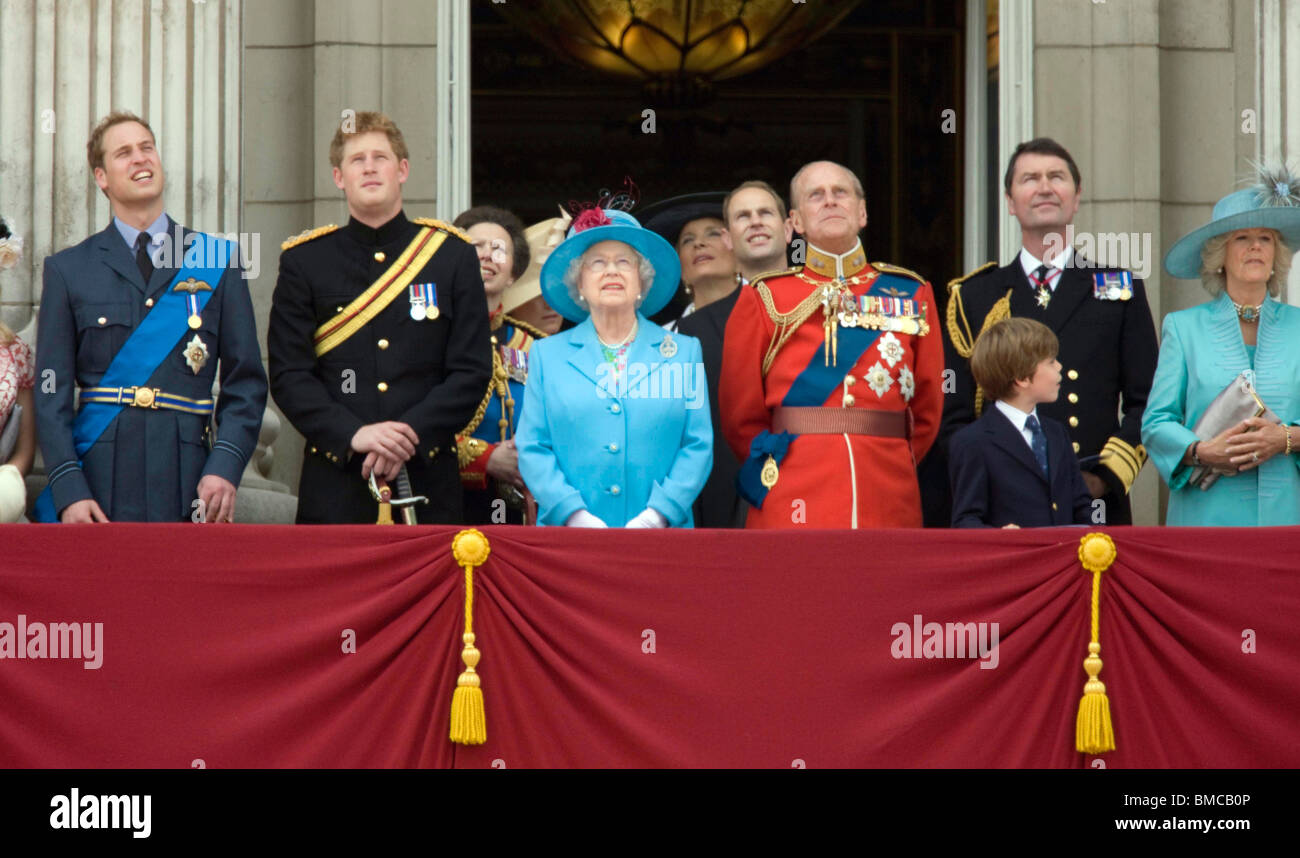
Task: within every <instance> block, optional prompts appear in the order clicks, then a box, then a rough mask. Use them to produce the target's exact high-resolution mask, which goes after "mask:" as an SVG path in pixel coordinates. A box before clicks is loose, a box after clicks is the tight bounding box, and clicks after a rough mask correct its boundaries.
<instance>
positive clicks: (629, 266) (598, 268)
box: [582, 256, 636, 274]
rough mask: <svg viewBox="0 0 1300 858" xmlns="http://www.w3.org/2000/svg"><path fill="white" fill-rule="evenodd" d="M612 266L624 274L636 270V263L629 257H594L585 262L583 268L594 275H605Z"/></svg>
mask: <svg viewBox="0 0 1300 858" xmlns="http://www.w3.org/2000/svg"><path fill="white" fill-rule="evenodd" d="M611 265H613V266H614V270H615V271H621V272H623V273H624V274H627V273H630V272H632V271H635V270H636V263H635V262H633V261H632V258H631V257H628V256H614V257H609V256H593V257H592V258H591V259H588V260H586V261H585V262H583V264H582V267H583V268H586V269H587V270H588V271H590V272H591V273H593V274H604V273H605V272H606V271H608V270H609V267H610V266H611Z"/></svg>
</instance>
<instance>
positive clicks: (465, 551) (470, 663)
mask: <svg viewBox="0 0 1300 858" xmlns="http://www.w3.org/2000/svg"><path fill="white" fill-rule="evenodd" d="M451 553H452V556H454V557H455V558H456V563H457V564H459V565H460V566H462V567H464V569H465V634H464V635H463V636H462V638H461V639H462V640H463V641H464V644H465V648H464V649H462V650H461V653H460V657H461V660H462V661H464V662H465V670H464V672H462V673H461V675H460V676H459V677H458V678H457V679H456V691H455V692H454V693H453V694H452V696H451V740H452V741H453V742H456V743H458V744H461V745H481V744H483V743H484V742H486V741H487V716H486V715H485V714H484V711H483V689H482V687H481V686H480V684H479V676H478V673H477V672H476V671H475V670H474V668H475V667H477V666H478V659H479V651H478V649H476V648H475V646H474V568H475V567H476V566H482V565H483V563H484V562H485V561H486V560H487V559H488V554H490V553H491V548H490V547H489V545H488V539H487V537H486V536H484V535H483V533H482V532H481V531H479V530H475V529H474V528H472V527H471V528H468V529H466V530H462V531H461V532H460V533H458V534H456V538H455V539H453V540H452V541H451Z"/></svg>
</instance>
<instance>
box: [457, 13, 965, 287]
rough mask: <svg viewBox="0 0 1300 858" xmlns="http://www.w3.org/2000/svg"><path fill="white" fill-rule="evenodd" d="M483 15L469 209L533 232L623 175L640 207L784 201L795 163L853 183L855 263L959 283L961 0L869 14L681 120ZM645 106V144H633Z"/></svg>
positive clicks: (640, 137) (632, 89)
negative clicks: (652, 121) (711, 195)
mask: <svg viewBox="0 0 1300 858" xmlns="http://www.w3.org/2000/svg"><path fill="white" fill-rule="evenodd" d="M492 6H493V4H491V3H475V4H473V13H472V14H473V17H472V57H471V65H472V90H471V92H472V100H471V106H470V110H471V117H472V118H471V122H472V131H471V133H472V152H473V154H472V170H473V199H474V203H475V204H482V203H491V204H496V205H501V206H504V207H506V208H508V209H511V210H512V211H514V212H515V213H516V214H518V215H519V216H520V217H521V218H523V220H524V222H525V223H533V222H536V221H538V220H542V219H544V218H548V217H552V216H554V215H555V214H556V213H557V212H556V204H557V203H562V204H567V203H568V202H569V201H577V202H584V201H594V200H595V199H596V198H597V197H598V196H599V193H600V191H601V189H602V188H608V189H617V188H619V187H621V186H622V184H623V180H624V177H627V176H630V177H631V178H632V180H633V181H634V182H635V183H636V185H637V186H638V188H639V190H640V197H641V205H642V206H644V205H646V204H649V203H652V202H655V201H657V200H660V199H663V198H665V197H671V196H675V195H677V194H684V193H691V192H696V191H707V190H728V189H730V188H732V187H734V186H735V185H737V184H739V183H741V182H743V181H745V180H747V179H764V180H766V181H768V182H770V183H771V184H772V185H774V186H775V187H776V188H777V189H778V190H780V191H781V193H782V195H788V193H789V182H790V177H791V176H792V175H794V173H795V171H796V170H797V169H798V168H799V167H800V166H801V165H802V164H804V163H806V162H808V161H812V160H817V159H820V158H827V159H830V160H833V161H839V162H840V163H843V164H845V165H846V166H848V167H850V168H851V169H853V170H854V171H855V172H856V173H857V174H858V175H859V177H861V179H862V182H863V186H864V188H865V190H866V195H867V213H868V218H869V223H868V226H867V230H866V231H865V233H864V234H863V243H864V244H865V245H866V248H867V252H868V257H869V258H871V259H873V260H883V261H888V262H892V263H894V264H897V265H903V266H905V267H907V268H911V269H914V270H916V271H918V272H920V273H921V274H923V275H924V276H925V277H926V278H927V279H929V280H930V281H931V282H933V283H936V284H943V283H946V282H947V281H948V280H949V279H950V278H952V277H955V276H958V275H959V274H960V273H962V272H961V270H960V269H961V241H962V211H963V199H962V193H963V179H962V152H963V145H964V144H963V140H962V130H961V129H962V125H963V122H962V121H961V119H962V118H961V116H960V111H961V110H962V109H963V105H964V100H965V98H964V86H965V84H964V81H963V74H964V63H963V57H962V45H963V32H964V27H965V21H964V20H963V18H964V7H965V4H964V3H962V2H961V0H884V1H883V2H882V0H869V2H866V3H862V4H860V5H859V6H858V7H857V8H856V9H855V10H854V11H853V12H851V13H850V14H849V16H848V17H847V18H845V19H844V20H843V21H842V22H841V23H840V24H839V25H838V26H836V27H835V28H834V29H833V30H832V31H830V32H829V33H827V34H826V35H824V36H823V37H822V38H821V39H819V40H817V41H815V42H813V43H812V44H811V45H808V46H805V47H804V48H802V49H800V50H798V51H795V52H792V53H790V54H787V55H786V56H785V57H783V58H781V59H780V60H777V61H776V62H774V63H772V64H770V65H768V66H766V67H764V68H762V69H760V70H759V71H756V72H754V73H751V74H749V75H744V76H741V77H738V78H734V79H731V80H725V81H720V82H718V83H717V84H716V85H715V87H714V98H712V100H710V101H708V102H706V103H704V104H701V105H699V106H696V107H693V108H689V109H683V108H675V107H673V106H671V105H667V104H663V103H655V101H654V100H653V99H651V98H650V97H649V96H647V95H645V94H643V92H642V89H641V86H640V85H639V84H638V83H635V82H627V81H624V80H621V79H616V78H609V77H603V76H601V75H599V74H598V73H596V72H595V71H591V70H588V69H586V68H584V67H580V66H577V65H574V64H571V63H569V62H566V61H564V60H563V59H561V58H559V57H557V56H555V55H554V54H552V53H551V52H550V51H549V50H548V49H547V48H545V47H543V46H542V45H541V44H539V43H537V42H535V41H534V40H533V39H532V38H531V37H530V36H529V35H528V34H527V33H525V32H523V31H521V30H519V29H516V28H515V27H514V26H513V25H511V24H510V23H508V22H507V21H506V20H505V19H504V18H502V17H500V16H499V15H498V14H497V13H496V12H495V11H494V10H493V8H492ZM647 107H650V108H654V109H655V111H656V124H657V133H655V134H645V133H642V131H641V126H642V115H641V111H642V110H644V109H645V108H647ZM946 109H952V110H954V111H958V112H959V113H958V116H957V118H956V121H955V123H954V124H955V125H956V131H955V133H944V131H943V128H942V125H943V111H944V110H946ZM787 203H788V200H787ZM635 213H636V212H635V209H634V210H633V214H635ZM938 291H942V288H941V287H940V289H939V290H938Z"/></svg>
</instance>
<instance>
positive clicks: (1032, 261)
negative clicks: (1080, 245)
mask: <svg viewBox="0 0 1300 858" xmlns="http://www.w3.org/2000/svg"><path fill="white" fill-rule="evenodd" d="M1073 256H1074V248H1073V247H1067V248H1065V250H1062V251H1061V252H1060V253H1058V254H1057V255H1056V258H1055V259H1053V260H1052V261H1051V262H1043V261H1041V260H1040V259H1039V258H1038V257H1037V256H1034V254H1032V253H1030V252H1029V251H1028V250H1025V249H1024V248H1023V247H1022V248H1020V267H1021V268H1023V269H1025V282H1027V283H1029V282H1032V281H1030V280H1029V277H1030V276H1031V275H1032V274H1034V273H1035V272H1036V271H1038V268H1039V266H1041V265H1046V266H1047V267H1048V268H1051V269H1052V270H1051V271H1049V272H1047V288H1049V289H1051V290H1052V291H1053V292H1055V291H1056V284H1057V283H1060V282H1061V272H1062V271H1063V270H1065V267H1066V266H1067V265H1069V264H1070V260H1071V258H1072V257H1073ZM1033 288H1037V287H1033Z"/></svg>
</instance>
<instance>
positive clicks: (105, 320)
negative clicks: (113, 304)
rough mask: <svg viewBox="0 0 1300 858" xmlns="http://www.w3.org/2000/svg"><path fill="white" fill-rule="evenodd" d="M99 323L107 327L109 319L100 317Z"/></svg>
mask: <svg viewBox="0 0 1300 858" xmlns="http://www.w3.org/2000/svg"><path fill="white" fill-rule="evenodd" d="M99 323H100V324H101V325H107V324H108V319H106V318H104V317H103V316H100V317H99Z"/></svg>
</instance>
